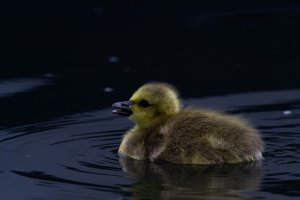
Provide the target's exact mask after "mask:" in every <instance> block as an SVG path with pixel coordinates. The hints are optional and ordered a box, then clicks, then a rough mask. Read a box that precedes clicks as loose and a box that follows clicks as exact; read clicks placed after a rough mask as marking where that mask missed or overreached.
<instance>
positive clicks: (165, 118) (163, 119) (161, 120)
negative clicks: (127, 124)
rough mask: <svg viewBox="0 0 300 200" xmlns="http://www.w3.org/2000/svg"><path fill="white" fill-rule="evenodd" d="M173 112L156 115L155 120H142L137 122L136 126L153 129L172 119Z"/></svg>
mask: <svg viewBox="0 0 300 200" xmlns="http://www.w3.org/2000/svg"><path fill="white" fill-rule="evenodd" d="M174 114H175V113H173V114H164V115H161V116H158V117H156V118H155V119H153V120H147V121H142V122H139V123H137V122H135V128H137V129H144V130H145V129H152V128H156V127H158V126H160V125H162V124H165V123H166V122H167V121H168V119H170V118H171V117H172V116H173V115H174Z"/></svg>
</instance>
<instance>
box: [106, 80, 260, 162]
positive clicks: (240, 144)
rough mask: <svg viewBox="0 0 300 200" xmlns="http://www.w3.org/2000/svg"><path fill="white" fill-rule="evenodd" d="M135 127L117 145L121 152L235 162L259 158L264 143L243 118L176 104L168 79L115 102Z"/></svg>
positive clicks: (146, 157) (153, 158) (153, 157)
mask: <svg viewBox="0 0 300 200" xmlns="http://www.w3.org/2000/svg"><path fill="white" fill-rule="evenodd" d="M112 107H113V113H115V114H119V115H124V116H129V119H131V120H132V121H134V122H135V127H134V128H133V129H131V130H129V131H128V132H127V133H126V134H125V135H124V138H123V141H122V143H121V145H120V147H119V154H120V155H121V156H129V157H131V158H134V159H138V160H150V161H160V160H164V161H169V162H173V163H182V164H217V163H224V162H226V163H239V162H244V161H256V160H260V159H262V158H263V157H262V152H263V147H264V143H263V141H262V139H261V137H260V135H259V133H258V131H257V130H256V129H255V128H253V127H252V126H251V125H250V124H249V123H248V121H247V120H245V119H243V118H242V117H239V116H233V115H228V114H225V113H221V112H216V111H211V110H206V109H199V108H194V107H190V108H184V109H181V107H180V100H179V98H178V93H177V91H176V89H174V87H173V86H171V85H169V84H166V83H158V82H153V83H147V84H145V85H143V86H142V87H140V88H139V89H138V90H137V91H136V92H134V94H133V95H132V97H131V98H130V100H129V101H123V102H117V103H114V104H113V106H112Z"/></svg>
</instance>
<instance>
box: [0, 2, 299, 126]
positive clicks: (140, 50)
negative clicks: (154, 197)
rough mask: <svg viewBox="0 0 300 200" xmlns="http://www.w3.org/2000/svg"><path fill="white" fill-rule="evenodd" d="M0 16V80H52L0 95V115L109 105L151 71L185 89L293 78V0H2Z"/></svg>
mask: <svg viewBox="0 0 300 200" xmlns="http://www.w3.org/2000/svg"><path fill="white" fill-rule="evenodd" d="M0 16H1V17H0V53H1V54H0V55H1V59H0V67H1V68H0V70H1V71H0V80H1V79H3V80H7V79H11V78H18V77H19V78H20V77H22V78H23V77H44V78H45V77H46V78H50V79H51V78H55V83H56V84H54V85H50V86H45V87H42V88H39V89H36V90H35V91H34V92H32V93H23V94H19V95H18V96H14V97H11V96H10V97H5V98H1V99H0V109H1V112H2V114H3V113H4V114H5V117H4V121H3V120H2V122H5V121H7V122H8V121H10V122H16V121H18V122H22V123H24V122H25V121H26V120H27V119H28V117H29V118H36V119H42V118H43V115H45V118H46V117H48V116H57V115H59V114H62V115H63V114H66V113H76V112H78V111H86V110H92V109H96V108H99V107H100V105H101V106H104V107H108V106H110V105H111V103H112V102H113V101H115V100H124V99H127V98H128V97H129V96H130V94H131V93H132V91H133V90H134V89H136V88H137V87H138V86H140V85H141V84H142V83H144V82H147V81H152V80H158V81H166V82H170V83H172V84H174V85H176V86H177V87H178V88H179V90H180V91H181V94H182V96H184V97H198V96H205V95H212V94H213V95H217V94H228V93H230V92H247V91H262V90H278V89H292V88H299V87H300V81H299V74H300V73H299V72H300V70H299V66H300V54H299V53H300V2H299V1H298V2H297V1H286V0H285V1H283V0H282V1H275V0H274V1H258V0H251V1H248V0H247V1H237V0H228V1H221V0H212V1H159V2H155V1H128V0H122V1H121V0H103V1H101V0H94V1H88V0H86V1H2V2H1V3H0ZM105 87H110V88H113V92H112V93H105V92H103V88H105ZM0 89H1V88H0ZM12 110H15V111H18V113H17V114H16V113H14V112H12Z"/></svg>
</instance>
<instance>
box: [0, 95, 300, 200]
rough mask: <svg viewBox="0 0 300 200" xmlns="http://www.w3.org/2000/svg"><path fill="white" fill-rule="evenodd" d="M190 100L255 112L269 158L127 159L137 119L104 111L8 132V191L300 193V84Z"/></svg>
mask: <svg viewBox="0 0 300 200" xmlns="http://www.w3.org/2000/svg"><path fill="white" fill-rule="evenodd" d="M184 104H185V105H190V104H193V105H197V106H199V107H200V106H202V107H210V108H213V109H218V110H223V111H227V112H230V113H233V114H242V115H244V116H246V117H247V118H249V119H250V121H252V123H253V124H255V125H256V126H257V127H258V129H259V130H260V131H261V133H262V135H263V138H264V140H265V142H266V152H265V153H264V157H265V160H264V161H263V162H262V163H245V164H240V165H222V166H220V165H218V166H197V165H196V166H194V165H174V164H170V163H162V164H156V163H149V162H144V161H137V160H132V159H128V158H119V156H118V155H117V149H118V146H119V144H120V141H121V138H122V135H123V134H124V132H126V130H128V129H129V128H130V127H131V126H132V125H133V124H132V123H131V122H130V121H129V120H127V119H126V118H121V117H117V116H113V114H112V113H111V110H110V109H104V110H99V111H94V112H88V113H78V114H76V115H71V116H64V117H61V118H57V119H56V120H53V121H48V122H43V123H38V124H28V125H24V126H18V127H13V128H6V129H2V130H0V186H1V188H3V192H2V196H4V197H7V198H9V199H72V200H76V199H85V200H89V199H174V198H179V199H226V198H227V199H245V198H246V199H247V198H254V197H257V198H258V197H260V198H269V197H272V198H281V197H284V198H288V199H293V198H294V199H297V197H299V196H300V192H299V191H300V185H299V182H300V181H299V178H300V170H299V169H300V164H299V161H300V148H299V147H300V145H299V144H300V120H299V116H300V91H299V90H290V91H275V92H260V93H247V94H237V95H228V96H219V97H206V98H203V99H186V100H185V101H184ZM282 188H284V189H282ZM16 191H17V192H16Z"/></svg>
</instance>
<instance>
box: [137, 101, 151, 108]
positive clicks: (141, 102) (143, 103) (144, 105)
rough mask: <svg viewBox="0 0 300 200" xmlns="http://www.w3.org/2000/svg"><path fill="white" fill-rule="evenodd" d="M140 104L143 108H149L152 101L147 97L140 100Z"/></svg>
mask: <svg viewBox="0 0 300 200" xmlns="http://www.w3.org/2000/svg"><path fill="white" fill-rule="evenodd" d="M139 105H140V106H141V107H143V108H147V107H149V106H150V103H149V102H148V101H146V100H145V99H143V100H141V101H140V102H139Z"/></svg>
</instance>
